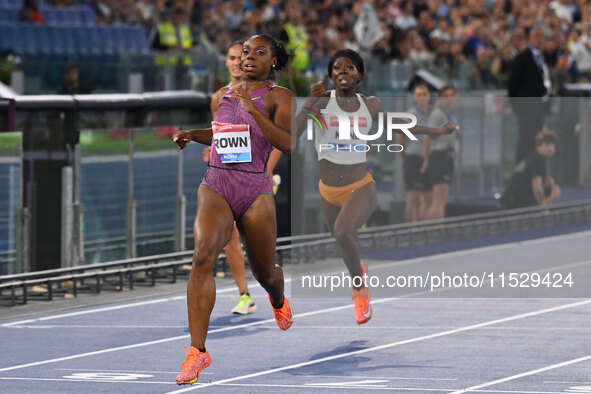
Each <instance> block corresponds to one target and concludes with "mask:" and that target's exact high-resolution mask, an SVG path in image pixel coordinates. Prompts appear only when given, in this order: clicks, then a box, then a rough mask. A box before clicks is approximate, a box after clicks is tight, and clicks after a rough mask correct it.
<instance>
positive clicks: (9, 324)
mask: <svg viewBox="0 0 591 394" xmlns="http://www.w3.org/2000/svg"><path fill="white" fill-rule="evenodd" d="M185 297H186V296H175V297H166V298H160V299H157V300H149V301H141V302H133V303H131V304H123V305H113V306H107V307H103V308H95V309H89V310H84V311H78V312H70V313H63V314H60V315H52V316H45V317H39V318H37V319H27V320H19V321H14V322H11V323H5V324H2V325H1V327H13V326H16V325H19V324H28V323H35V322H40V321H47V320H54V319H62V318H64V317H72V316H80V315H88V314H90V313H98V312H107V311H114V310H118V309H126V308H134V307H137V306H144V305H153V304H160V303H162V302H168V301H177V300H182V299H184V298H185Z"/></svg>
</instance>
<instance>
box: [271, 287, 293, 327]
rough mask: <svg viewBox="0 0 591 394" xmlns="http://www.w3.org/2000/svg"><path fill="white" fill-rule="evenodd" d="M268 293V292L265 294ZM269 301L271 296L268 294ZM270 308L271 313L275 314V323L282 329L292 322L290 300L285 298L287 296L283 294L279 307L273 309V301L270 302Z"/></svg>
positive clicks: (289, 325)
mask: <svg viewBox="0 0 591 394" xmlns="http://www.w3.org/2000/svg"><path fill="white" fill-rule="evenodd" d="M267 295H268V294H267ZM269 303H271V296H269ZM271 308H272V309H273V314H274V315H275V321H276V322H277V325H278V326H279V328H281V329H282V330H287V329H288V328H289V327H291V325H292V324H293V320H291V318H292V317H293V307H292V306H291V302H289V300H288V299H287V297H285V296H283V306H282V307H281V308H279V309H275V307H273V303H271Z"/></svg>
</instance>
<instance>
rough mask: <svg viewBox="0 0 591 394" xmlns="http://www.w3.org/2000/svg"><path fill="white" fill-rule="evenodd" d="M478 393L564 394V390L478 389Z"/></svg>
mask: <svg viewBox="0 0 591 394" xmlns="http://www.w3.org/2000/svg"><path fill="white" fill-rule="evenodd" d="M476 392H478V393H495V394H499V393H506V394H564V393H565V392H564V391H523V390H476Z"/></svg>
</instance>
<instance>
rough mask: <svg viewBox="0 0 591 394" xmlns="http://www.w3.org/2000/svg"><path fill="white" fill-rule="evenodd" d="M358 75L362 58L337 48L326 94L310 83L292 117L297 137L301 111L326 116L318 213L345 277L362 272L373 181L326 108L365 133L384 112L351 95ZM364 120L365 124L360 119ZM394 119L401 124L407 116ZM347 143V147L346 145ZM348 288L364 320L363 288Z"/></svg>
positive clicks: (370, 100)
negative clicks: (350, 117) (353, 120)
mask: <svg viewBox="0 0 591 394" xmlns="http://www.w3.org/2000/svg"><path fill="white" fill-rule="evenodd" d="M363 73H364V62H363V59H362V58H361V56H359V54H357V53H356V52H354V51H352V50H349V49H347V50H340V51H337V52H336V53H335V54H334V55H333V56H332V57H331V59H330V61H329V63H328V76H329V77H330V79H331V80H332V82H333V83H334V85H335V90H334V91H331V92H327V91H326V89H325V88H324V85H323V83H322V82H318V83H316V84H315V85H314V86H313V87H312V92H311V93H310V98H309V99H308V100H307V102H306V104H305V105H304V107H305V108H306V109H305V110H304V111H302V112H300V114H298V116H297V119H296V122H297V129H298V135H299V134H302V133H303V132H304V131H305V130H306V126H307V119H308V116H307V115H306V113H305V111H307V110H312V111H315V112H319V113H321V114H323V118H324V119H325V120H326V123H327V126H328V130H326V131H322V130H320V128H318V130H316V133H315V137H316V141H315V144H316V151H317V153H318V160H319V162H318V164H319V167H320V182H319V189H320V195H321V197H322V198H321V204H322V214H323V216H324V220H325V223H326V225H327V227H328V228H329V230H330V231H331V233H332V234H333V235H334V237H335V238H336V241H337V245H338V247H339V250H340V252H341V255H342V256H343V260H344V262H345V265H346V267H347V270H348V271H349V275H350V276H351V278H355V277H358V278H363V275H364V274H366V273H367V265H366V264H365V263H363V264H362V263H361V261H360V257H359V246H358V244H357V229H358V228H359V227H361V226H362V225H363V224H364V223H366V222H367V220H368V219H369V217H370V216H371V214H372V212H373V211H374V209H375V207H376V203H377V192H376V187H375V182H374V180H373V178H372V177H371V175H370V174H369V173H368V172H367V163H366V160H365V159H366V155H365V153H361V152H350V151H351V150H354V147H355V145H356V144H359V143H360V142H359V141H358V140H356V139H355V138H351V139H350V140H342V139H340V138H336V134H335V133H336V132H338V131H339V130H338V118H337V117H336V116H334V117H333V116H332V115H330V114H328V113H326V110H327V109H328V110H330V111H331V112H334V111H338V112H340V113H342V112H346V113H349V114H357V116H358V117H359V118H360V119H359V122H358V124H359V132H360V133H363V132H365V133H367V131H369V128H370V127H371V122H372V120H373V121H375V120H376V119H377V116H378V115H379V113H380V112H384V108H383V106H382V104H381V102H380V101H379V100H378V99H377V98H375V97H364V96H363V95H360V94H358V93H356V90H357V84H358V83H359V82H361V81H362V80H363ZM337 102H338V104H337ZM323 109H324V113H323ZM365 118H367V123H366V124H364V123H363V121H364V119H365ZM396 122H397V123H403V122H407V120H406V119H405V120H396ZM452 129H453V128H452V127H451V125H444V126H441V127H439V128H437V129H433V128H429V127H424V126H419V125H417V126H415V127H413V128H411V129H410V131H411V132H413V133H417V134H421V133H424V134H442V133H447V132H451V130H452ZM339 137H340V135H339ZM362 143H363V144H365V142H362ZM320 144H326V145H328V146H330V144H332V145H334V149H322V151H321V150H320ZM347 145H349V149H346V148H347ZM323 148H324V146H323ZM342 148H344V149H342ZM351 148H353V149H351ZM351 292H352V296H353V301H354V303H355V320H356V321H357V323H358V324H363V323H366V322H367V321H369V319H370V318H371V315H372V310H371V307H370V305H369V301H370V294H369V290H368V289H367V287H366V286H365V283H361V286H357V285H354V287H353V289H351Z"/></svg>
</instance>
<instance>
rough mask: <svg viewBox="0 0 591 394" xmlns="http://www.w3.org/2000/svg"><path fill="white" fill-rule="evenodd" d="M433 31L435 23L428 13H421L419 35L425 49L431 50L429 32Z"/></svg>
mask: <svg viewBox="0 0 591 394" xmlns="http://www.w3.org/2000/svg"><path fill="white" fill-rule="evenodd" d="M434 29H435V22H434V21H433V18H431V15H429V12H428V11H423V12H421V15H420V16H419V30H418V32H419V35H420V36H421V37H422V38H423V42H424V44H425V46H426V47H427V49H429V50H430V51H431V50H433V44H432V43H431V32H432V31H433V30H434Z"/></svg>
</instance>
